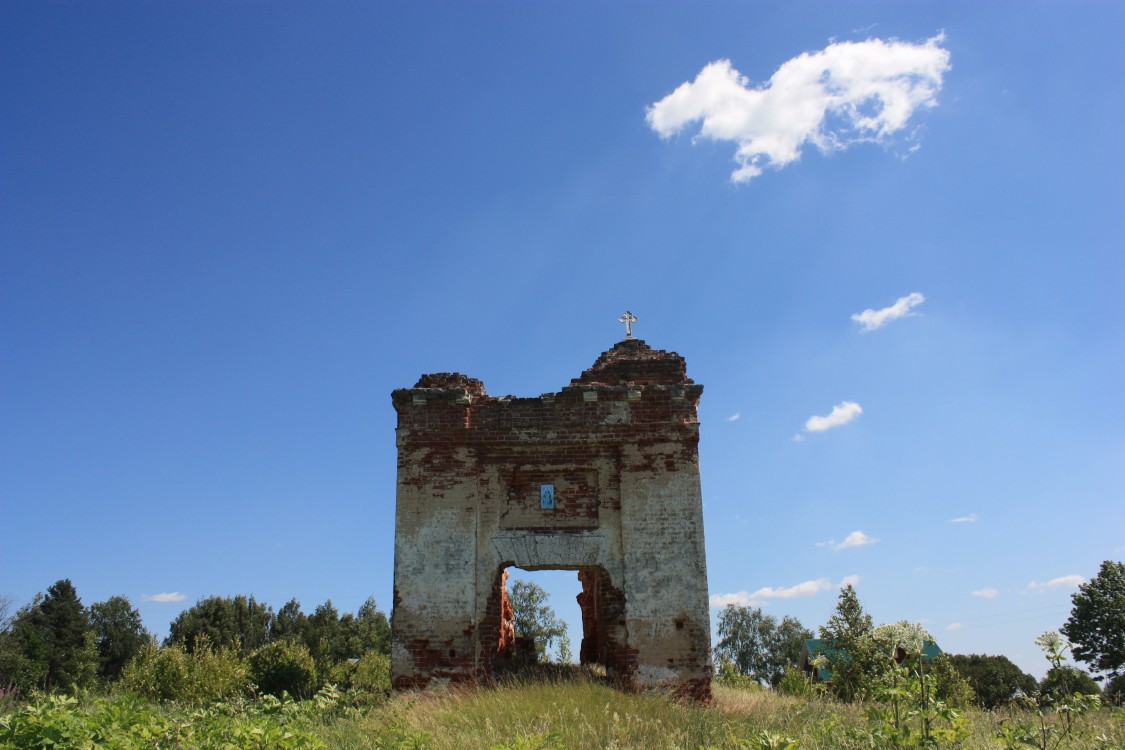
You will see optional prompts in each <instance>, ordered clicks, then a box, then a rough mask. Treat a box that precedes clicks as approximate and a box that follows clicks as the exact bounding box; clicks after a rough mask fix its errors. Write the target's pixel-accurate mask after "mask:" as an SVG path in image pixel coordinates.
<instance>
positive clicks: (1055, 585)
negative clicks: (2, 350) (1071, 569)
mask: <svg viewBox="0 0 1125 750" xmlns="http://www.w3.org/2000/svg"><path fill="white" fill-rule="evenodd" d="M1083 583H1086V579H1085V578H1083V577H1082V576H1080V575H1069V576H1059V577H1058V578H1052V579H1051V580H1049V581H1032V582H1031V583H1029V584H1027V588H1028V589H1030V590H1031V591H1046V590H1048V589H1076V588H1078V587H1079V586H1080V585H1081V584H1083Z"/></svg>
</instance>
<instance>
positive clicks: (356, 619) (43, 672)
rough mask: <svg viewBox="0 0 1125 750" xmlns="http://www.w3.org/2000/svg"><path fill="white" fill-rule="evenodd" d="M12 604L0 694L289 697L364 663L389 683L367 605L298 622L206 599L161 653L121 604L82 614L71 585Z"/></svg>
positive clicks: (3, 622)
mask: <svg viewBox="0 0 1125 750" xmlns="http://www.w3.org/2000/svg"><path fill="white" fill-rule="evenodd" d="M10 605H11V602H10V600H3V601H0V690H7V691H12V690H19V691H21V692H27V691H32V690H40V691H73V690H76V689H83V688H92V687H97V686H99V685H100V686H108V685H111V684H115V683H119V682H123V681H124V682H129V683H130V685H132V686H134V687H139V691H140V692H142V693H143V692H146V690H147V691H148V692H152V693H161V692H162V691H163V692H164V693H169V694H171V693H176V692H177V691H180V692H183V691H187V690H189V683H191V682H192V680H195V682H196V683H198V682H199V680H200V679H201V676H202V675H204V674H207V675H209V677H208V678H207V679H209V680H211V681H213V682H224V681H225V683H230V684H229V686H228V687H229V688H230V689H231V690H233V691H235V692H238V691H242V690H244V689H248V688H249V686H250V683H251V682H253V683H254V687H255V688H256V689H258V690H261V691H262V692H273V693H278V694H280V693H281V692H283V691H284V692H289V693H290V694H292V695H295V696H296V695H298V694H299V693H300V694H311V692H313V691H314V689H315V688H316V687H318V686H319V685H322V684H325V683H327V682H333V683H334V684H337V685H340V684H343V685H347V684H348V683H349V682H350V681H352V679H353V678H354V677H355V676H356V675H355V672H356V670H357V669H358V668H359V667H360V666H361V665H364V664H363V660H364V658H365V657H372V658H369V659H368V661H369V662H371V664H370V665H364V666H367V668H368V671H371V670H372V669H373V670H374V671H375V672H377V673H378V676H377V677H373V678H371V679H374V680H376V681H379V682H383V681H385V680H384V677H387V676H389V668H390V667H389V654H390V633H391V629H390V623H389V622H388V620H387V616H386V614H385V613H384V612H382V611H381V610H380V609H379V608H378V606H377V605H376V602H375V599H374V598H368V599H367V601H366V602H364V603H363V605H361V606H360V608H359V610H358V611H357V612H356V613H355V614H352V613H350V612H349V613H344V614H340V613H339V611H338V610H337V609H336V607H335V606H334V605H333V604H332V602H331V600H329V601H326V602H325V603H324V604H321V605H320V606H318V607H316V608H315V609H314V610H313V612H312V613H310V614H306V613H305V612H304V611H302V609H301V604H300V602H298V601H297V600H296V599H292V600H290V601H289V602H287V603H286V604H285V605H284V606H283V607H281V609H279V610H278V611H276V612H274V610H273V608H272V607H270V606H269V605H266V604H262V603H260V602H258V601H256V600H255V598H254V597H253V596H242V595H239V596H234V597H221V596H211V597H207V598H204V599H200V600H199V601H197V602H196V603H195V604H194V605H193V606H191V607H190V608H188V609H186V610H184V611H182V612H181V613H180V614H179V615H178V616H177V617H176V619H175V620H173V621H172V623H171V628H170V634H169V636H168V637H167V638H166V639H165V640H164V642H163V643H162V644H158V643H157V639H156V637H155V636H154V635H152V634H151V633H149V632H148V631H147V630H146V629H145V627H144V624H143V623H142V621H141V616H140V613H139V612H138V611H137V609H136V608H135V607H134V606H133V605H132V603H131V602H130V601H129V599H128V598H126V597H124V596H112V597H110V598H109V599H107V600H106V601H104V602H97V603H95V604H93V605H91V606H89V607H86V606H85V605H83V603H82V601H81V599H80V598H79V596H78V592H77V591H76V589H75V587H74V585H73V584H72V583H71V581H70V580H69V579H63V580H59V581H56V582H55V583H54V584H53V585H51V586H50V587H49V588H48V589H47V591H46V592H44V593H41V594H38V595H36V596H35V598H34V599H33V600H32V601H31V602H30V603H29V604H27V605H26V606H24V607H22V608H20V609H19V610H18V611H16V612H15V613H12V612H11V606H10ZM374 657H381V658H377V659H376V658H374ZM384 673H386V674H385V675H384ZM169 675H171V676H169ZM161 680H163V683H164V684H157V682H160V681H161ZM177 681H178V682H177ZM134 683H135V685H134ZM181 683H182V684H181ZM220 692H222V691H221V690H220Z"/></svg>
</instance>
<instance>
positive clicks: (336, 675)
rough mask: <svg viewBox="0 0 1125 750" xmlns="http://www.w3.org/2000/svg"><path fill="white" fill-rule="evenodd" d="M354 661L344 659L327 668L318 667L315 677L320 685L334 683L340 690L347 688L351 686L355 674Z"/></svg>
mask: <svg viewBox="0 0 1125 750" xmlns="http://www.w3.org/2000/svg"><path fill="white" fill-rule="evenodd" d="M356 661H358V660H352V659H345V660H344V661H340V662H336V663H335V664H332V665H330V666H329V667H328V668H327V669H324V668H323V667H318V668H317V670H316V674H317V677H319V678H320V684H321V685H335V686H336V687H338V688H340V689H341V690H349V689H350V688H351V686H352V677H353V676H354V675H355V668H356Z"/></svg>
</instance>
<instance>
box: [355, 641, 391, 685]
mask: <svg viewBox="0 0 1125 750" xmlns="http://www.w3.org/2000/svg"><path fill="white" fill-rule="evenodd" d="M351 689H352V690H355V691H357V692H364V693H373V694H382V695H390V692H391V657H389V656H387V655H386V654H380V653H378V652H376V651H368V652H367V653H366V654H364V655H363V656H362V657H361V658H360V660H359V664H357V665H356V667H355V672H353V673H352V684H351Z"/></svg>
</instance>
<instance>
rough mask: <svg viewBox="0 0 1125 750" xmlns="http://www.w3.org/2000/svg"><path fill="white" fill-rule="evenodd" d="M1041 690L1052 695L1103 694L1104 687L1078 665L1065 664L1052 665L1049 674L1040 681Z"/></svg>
mask: <svg viewBox="0 0 1125 750" xmlns="http://www.w3.org/2000/svg"><path fill="white" fill-rule="evenodd" d="M1039 692H1040V693H1042V694H1043V695H1050V696H1054V695H1057V694H1062V695H1071V694H1074V693H1081V694H1082V695H1101V692H1102V689H1101V687H1100V686H1099V685H1098V683H1096V682H1094V678H1093V677H1091V676H1090V675H1089V674H1087V673H1086V672H1083V671H1082V670H1081V669H1078V668H1077V667H1071V666H1068V665H1063V666H1058V667H1052V668H1051V669H1050V670H1048V671H1047V676H1046V677H1044V678H1043V681H1042V682H1040V683H1039Z"/></svg>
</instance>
